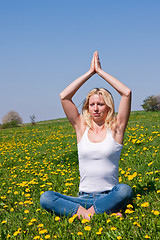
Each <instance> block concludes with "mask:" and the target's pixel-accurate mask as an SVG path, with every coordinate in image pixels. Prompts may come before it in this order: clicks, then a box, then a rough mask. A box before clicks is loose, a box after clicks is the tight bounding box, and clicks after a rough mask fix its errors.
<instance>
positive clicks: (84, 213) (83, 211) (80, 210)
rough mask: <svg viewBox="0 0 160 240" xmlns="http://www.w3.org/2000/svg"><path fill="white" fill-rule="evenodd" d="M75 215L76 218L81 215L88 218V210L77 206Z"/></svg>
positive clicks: (79, 217)
mask: <svg viewBox="0 0 160 240" xmlns="http://www.w3.org/2000/svg"><path fill="white" fill-rule="evenodd" d="M77 215H78V219H81V216H82V218H83V219H87V220H90V217H89V216H88V215H89V212H88V210H87V209H85V208H84V207H82V206H79V208H78V210H77Z"/></svg>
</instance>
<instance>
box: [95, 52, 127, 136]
mask: <svg viewBox="0 0 160 240" xmlns="http://www.w3.org/2000/svg"><path fill="white" fill-rule="evenodd" d="M95 71H96V73H98V75H99V76H101V77H102V78H103V79H104V80H106V81H107V82H108V83H109V84H110V85H111V86H112V87H113V88H114V89H115V90H117V92H118V93H119V94H120V95H121V101H120V104H119V109H118V115H117V126H118V128H119V130H120V131H121V133H122V134H123V133H124V130H125V128H126V126H127V123H128V119H129V116H130V110H131V90H130V89H129V88H128V87H126V86H125V85H124V84H123V83H121V82H120V81H119V80H118V79H116V78H115V77H113V76H111V75H109V74H108V73H106V72H104V71H103V70H102V69H101V65H100V61H99V56H98V52H96V53H95Z"/></svg>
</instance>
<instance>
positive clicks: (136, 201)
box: [0, 111, 160, 240]
mask: <svg viewBox="0 0 160 240" xmlns="http://www.w3.org/2000/svg"><path fill="white" fill-rule="evenodd" d="M159 146H160V112H143V111H142V112H133V113H132V114H131V116H130V120H129V124H128V127H127V129H126V133H125V139H124V147H123V150H122V154H121V159H120V163H119V182H120V183H126V184H128V185H130V186H131V187H132V189H133V192H134V196H133V201H132V202H131V203H130V204H128V205H127V206H126V208H125V209H123V211H122V217H119V216H115V214H111V215H107V214H105V213H104V214H100V215H94V216H93V218H92V219H91V220H90V221H87V220H82V219H81V220H78V218H77V216H76V215H75V216H74V217H72V218H69V217H68V218H67V217H58V216H56V215H54V214H51V213H48V212H47V211H45V210H43V209H42V208H41V206H40V202H39V199H40V195H41V194H42V193H43V192H44V191H47V190H54V191H57V192H60V193H63V194H66V195H72V196H77V192H78V185H79V170H78V159H77V148H76V136H75V132H74V130H73V128H72V126H71V125H70V123H69V122H68V121H67V120H66V119H59V120H52V121H49V122H40V123H37V124H36V125H31V124H24V125H23V126H21V127H18V128H11V129H0V239H2V240H4V239H9V240H10V239H41V240H42V239H65V240H66V239H119V240H120V239H127V240H129V239H137V240H139V239H151V240H154V239H160V220H159V219H160V218H159V216H160V215H159V213H160V203H159V200H160V185H159V174H160V168H159V166H160V164H159V159H160V149H159Z"/></svg>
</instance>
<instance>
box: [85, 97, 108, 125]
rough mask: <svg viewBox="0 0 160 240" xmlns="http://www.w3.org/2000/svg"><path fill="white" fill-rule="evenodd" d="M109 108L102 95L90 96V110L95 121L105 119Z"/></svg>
mask: <svg viewBox="0 0 160 240" xmlns="http://www.w3.org/2000/svg"><path fill="white" fill-rule="evenodd" d="M108 110H109V107H108V106H107V104H106V103H105V101H104V100H103V97H102V95H98V94H94V95H92V96H91V97H90V98H89V107H88V111H89V113H90V115H91V117H92V119H93V120H94V121H105V119H106V117H107V112H108Z"/></svg>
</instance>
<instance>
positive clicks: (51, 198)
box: [40, 184, 132, 216]
mask: <svg viewBox="0 0 160 240" xmlns="http://www.w3.org/2000/svg"><path fill="white" fill-rule="evenodd" d="M131 199H132V189H131V188H130V187H129V186H128V185H126V184H118V185H116V186H114V187H113V188H112V190H110V191H106V192H96V193H84V192H80V193H79V196H78V197H72V196H66V195H63V194H61V193H57V192H53V191H47V192H44V193H43V194H42V195H41V198H40V203H41V206H42V208H44V209H46V210H47V211H48V212H54V213H55V214H57V215H59V216H61V215H65V216H73V215H74V214H76V213H77V210H78V208H79V206H80V205H81V206H82V207H84V208H86V209H88V208H90V207H91V206H93V207H94V211H95V213H97V214H98V213H104V212H106V213H107V214H109V213H114V212H118V211H119V210H120V209H122V208H123V207H124V206H125V205H126V204H127V203H128V202H129V201H130V200H131Z"/></svg>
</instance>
